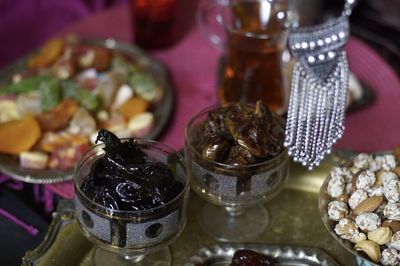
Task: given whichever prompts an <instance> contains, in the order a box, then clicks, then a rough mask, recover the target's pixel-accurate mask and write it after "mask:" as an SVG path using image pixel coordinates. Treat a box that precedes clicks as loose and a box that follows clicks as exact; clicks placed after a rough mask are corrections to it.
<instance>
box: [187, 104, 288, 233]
mask: <svg viewBox="0 0 400 266" xmlns="http://www.w3.org/2000/svg"><path fill="white" fill-rule="evenodd" d="M283 136H284V124H283V121H282V119H281V118H280V117H279V116H278V115H276V114H273V113H271V112H270V111H269V109H268V108H267V107H266V106H265V105H263V104H262V103H261V101H259V102H257V104H255V105H254V104H241V103H233V104H229V105H226V106H216V107H209V108H206V109H204V110H202V111H200V112H199V113H197V114H195V115H194V116H193V117H192V118H191V119H190V121H189V123H188V124H187V126H186V131H185V159H186V164H187V169H188V172H189V175H190V176H191V187H192V188H193V190H194V191H195V192H196V193H197V194H198V195H199V196H200V197H202V198H204V199H205V200H207V201H208V202H209V203H211V204H207V205H205V206H204V208H203V209H202V210H201V214H200V216H199V221H200V224H201V225H202V226H203V228H204V229H205V231H206V232H208V233H209V234H210V235H212V236H214V237H215V238H217V239H218V240H221V241H242V240H248V239H253V238H254V237H255V236H256V235H259V234H260V233H261V232H262V231H264V230H265V228H266V226H267V224H268V212H267V210H266V209H265V207H264V206H263V205H262V203H263V202H264V201H266V200H268V199H271V198H272V197H274V196H275V195H276V194H277V193H278V192H279V191H280V189H281V188H282V187H283V186H284V184H285V181H286V179H287V177H288V155H287V151H286V149H285V148H284V147H283ZM227 214H228V215H227ZM210 217H213V218H212V219H210Z"/></svg>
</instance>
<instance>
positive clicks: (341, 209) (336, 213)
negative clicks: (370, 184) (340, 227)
mask: <svg viewBox="0 0 400 266" xmlns="http://www.w3.org/2000/svg"><path fill="white" fill-rule="evenodd" d="M348 211H349V210H348V208H347V204H346V203H344V202H342V201H338V200H335V201H331V202H329V204H328V216H329V219H331V220H333V221H339V220H340V219H342V218H344V217H345V216H346V214H347V213H348Z"/></svg>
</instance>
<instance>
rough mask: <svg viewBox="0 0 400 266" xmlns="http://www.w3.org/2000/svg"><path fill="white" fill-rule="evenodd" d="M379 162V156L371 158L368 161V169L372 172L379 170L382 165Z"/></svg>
mask: <svg viewBox="0 0 400 266" xmlns="http://www.w3.org/2000/svg"><path fill="white" fill-rule="evenodd" d="M381 162H382V160H381V158H379V157H377V158H375V159H373V160H372V161H370V163H369V168H368V169H369V170H371V171H372V172H378V171H379V170H381V167H382V164H381Z"/></svg>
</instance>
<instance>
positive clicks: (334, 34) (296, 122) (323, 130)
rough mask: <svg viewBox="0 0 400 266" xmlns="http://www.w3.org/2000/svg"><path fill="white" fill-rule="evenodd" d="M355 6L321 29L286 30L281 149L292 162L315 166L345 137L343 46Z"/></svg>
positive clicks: (346, 78) (349, 3)
mask: <svg viewBox="0 0 400 266" xmlns="http://www.w3.org/2000/svg"><path fill="white" fill-rule="evenodd" d="M354 3H355V2H354V1H351V0H347V2H346V4H345V8H344V11H343V13H342V16H340V17H338V18H335V19H332V20H329V21H327V22H325V23H323V24H322V25H317V26H312V27H299V28H291V29H289V39H288V45H289V50H290V51H291V53H292V55H293V56H294V57H295V58H296V59H297V63H296V65H295V67H294V71H293V77H292V86H291V94H290V99H289V109H288V116H287V121H286V133H285V134H286V136H285V142H284V145H285V146H286V147H287V148H288V152H289V155H291V156H293V159H294V161H298V162H300V163H302V164H303V165H304V166H306V167H308V168H309V169H313V168H314V167H316V166H318V165H319V164H320V162H321V160H323V159H324V157H325V155H326V154H329V153H330V152H331V150H332V146H333V145H334V144H335V143H336V141H337V140H338V139H340V138H341V137H342V135H343V131H344V118H345V112H346V102H347V93H348V83H349V67H348V63H347V56H346V52H345V51H344V46H345V44H346V42H347V40H348V37H349V32H350V29H349V20H348V16H349V15H350V14H351V9H352V7H353V5H354Z"/></svg>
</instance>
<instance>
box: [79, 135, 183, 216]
mask: <svg viewBox="0 0 400 266" xmlns="http://www.w3.org/2000/svg"><path fill="white" fill-rule="evenodd" d="M98 141H101V142H103V143H104V144H105V147H104V151H105V154H104V156H102V157H101V158H99V159H97V160H96V161H95V162H94V163H93V165H92V167H91V169H90V173H89V175H88V176H87V177H86V178H85V180H84V181H83V183H82V184H81V187H80V188H81V190H82V192H83V193H85V195H86V196H87V197H88V198H90V199H91V200H93V201H94V202H96V203H98V204H100V205H102V206H104V207H107V208H110V209H112V210H122V211H138V210H147V209H152V208H155V207H158V206H161V205H164V204H166V203H167V202H169V201H171V200H172V199H174V198H175V197H176V196H177V195H178V194H179V193H180V192H181V191H182V190H183V187H184V186H183V184H182V183H181V182H179V181H177V180H175V178H174V176H173V173H172V172H171V170H170V169H169V168H168V166H167V165H166V164H164V163H161V162H156V161H153V160H152V158H150V157H149V156H148V155H147V154H146V153H145V152H143V151H142V150H141V149H140V145H137V144H136V143H135V140H134V139H127V140H124V141H121V140H120V139H119V138H118V137H117V136H115V135H114V134H112V133H111V132H109V131H107V130H104V129H102V130H100V131H99V134H98V136H97V140H96V143H97V142H98Z"/></svg>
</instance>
